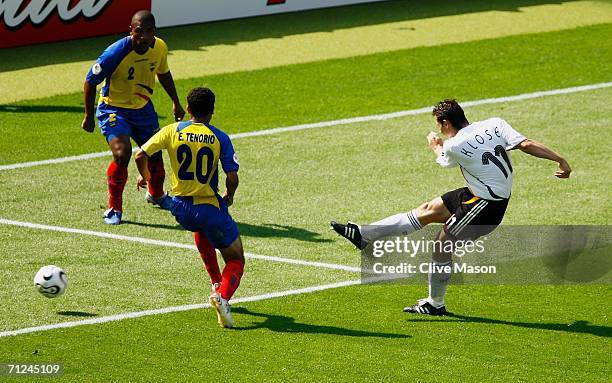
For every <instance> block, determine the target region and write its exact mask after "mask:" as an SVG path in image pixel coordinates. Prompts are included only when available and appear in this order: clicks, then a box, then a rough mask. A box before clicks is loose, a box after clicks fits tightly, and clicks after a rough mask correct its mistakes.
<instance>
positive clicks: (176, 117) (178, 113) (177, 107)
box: [172, 104, 185, 121]
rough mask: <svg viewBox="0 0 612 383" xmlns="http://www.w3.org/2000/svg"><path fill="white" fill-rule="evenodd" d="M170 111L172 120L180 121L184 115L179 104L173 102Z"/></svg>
mask: <svg viewBox="0 0 612 383" xmlns="http://www.w3.org/2000/svg"><path fill="white" fill-rule="evenodd" d="M172 112H173V113H174V121H182V120H183V117H185V110H184V109H183V107H182V106H181V104H173V105H172Z"/></svg>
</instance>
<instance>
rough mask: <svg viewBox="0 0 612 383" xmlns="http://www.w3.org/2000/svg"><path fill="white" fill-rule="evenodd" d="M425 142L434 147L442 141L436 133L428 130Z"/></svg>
mask: <svg viewBox="0 0 612 383" xmlns="http://www.w3.org/2000/svg"><path fill="white" fill-rule="evenodd" d="M427 144H429V147H431V148H434V147H436V146H442V144H443V142H442V139H441V138H440V137H439V136H438V133H436V132H429V134H428V135H427Z"/></svg>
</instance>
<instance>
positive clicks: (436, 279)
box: [427, 261, 452, 308]
mask: <svg viewBox="0 0 612 383" xmlns="http://www.w3.org/2000/svg"><path fill="white" fill-rule="evenodd" d="M432 264H433V268H434V270H433V271H434V272H432V271H431V270H430V272H429V275H428V279H429V297H428V298H427V301H428V302H429V303H431V305H432V306H434V307H436V308H440V307H442V306H444V305H445V302H444V296H446V287H448V281H449V280H450V277H451V273H450V272H448V273H446V272H440V271H441V268H442V267H443V266H452V262H451V261H448V262H436V261H432Z"/></svg>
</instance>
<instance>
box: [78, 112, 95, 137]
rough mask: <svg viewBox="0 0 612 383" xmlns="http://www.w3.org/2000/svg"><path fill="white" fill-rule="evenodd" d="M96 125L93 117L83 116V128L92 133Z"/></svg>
mask: <svg viewBox="0 0 612 383" xmlns="http://www.w3.org/2000/svg"><path fill="white" fill-rule="evenodd" d="M95 126H96V124H95V123H94V119H93V117H88V116H85V118H83V122H82V123H81V128H83V130H84V131H86V132H89V133H91V132H93V131H94V128H95Z"/></svg>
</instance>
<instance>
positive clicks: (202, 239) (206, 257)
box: [193, 232, 221, 283]
mask: <svg viewBox="0 0 612 383" xmlns="http://www.w3.org/2000/svg"><path fill="white" fill-rule="evenodd" d="M193 238H194V239H195V243H196V246H197V247H198V252H199V253H200V258H202V261H203V262H204V267H206V271H208V275H209V276H210V282H211V283H221V270H219V262H217V252H216V251H215V248H214V247H213V245H211V243H210V242H209V241H208V238H206V236H205V235H204V234H201V233H198V232H195V233H193Z"/></svg>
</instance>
